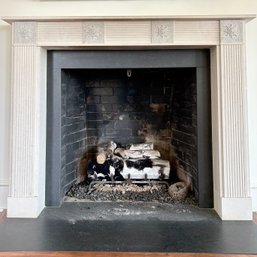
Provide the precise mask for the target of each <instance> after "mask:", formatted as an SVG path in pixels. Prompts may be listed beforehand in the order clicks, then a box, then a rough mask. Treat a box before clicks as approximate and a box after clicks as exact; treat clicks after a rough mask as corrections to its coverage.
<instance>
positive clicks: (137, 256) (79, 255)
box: [0, 252, 256, 257]
mask: <svg viewBox="0 0 257 257" xmlns="http://www.w3.org/2000/svg"><path fill="white" fill-rule="evenodd" d="M29 256H31V257H32V256H33V257H198V256H199V257H223V256H224V257H235V256H236V257H256V255H245V254H243V255H242V254H239V255H235V254H208V253H201V254H200V253H132V252H119V253H118V252H0V257H29Z"/></svg>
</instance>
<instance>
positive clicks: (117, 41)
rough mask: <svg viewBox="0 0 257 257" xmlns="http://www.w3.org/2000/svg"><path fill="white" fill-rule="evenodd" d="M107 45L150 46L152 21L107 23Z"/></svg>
mask: <svg viewBox="0 0 257 257" xmlns="http://www.w3.org/2000/svg"><path fill="white" fill-rule="evenodd" d="M105 44H107V45H112V44H113V45H142V44H145V45H150V44H151V22H150V21H106V22H105Z"/></svg>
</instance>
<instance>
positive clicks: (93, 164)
mask: <svg viewBox="0 0 257 257" xmlns="http://www.w3.org/2000/svg"><path fill="white" fill-rule="evenodd" d="M153 147H154V146H153V144H151V143H150V144H148V143H144V144H137V145H134V144H133V145H129V146H127V147H117V144H116V143H114V142H110V143H109V144H108V146H107V147H106V149H105V150H102V152H100V153H99V154H98V155H97V156H96V159H93V160H91V161H89V164H88V170H87V173H88V179H89V181H90V182H91V181H95V180H100V181H124V180H126V179H139V180H142V179H146V180H147V179H154V180H163V179H166V180H167V179H169V176H170V163H169V161H166V160H162V159H160V157H161V155H160V152H159V151H157V150H154V149H153Z"/></svg>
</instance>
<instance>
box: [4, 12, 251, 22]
mask: <svg viewBox="0 0 257 257" xmlns="http://www.w3.org/2000/svg"><path fill="white" fill-rule="evenodd" d="M255 17H256V15H255V14H238V15H169V16H167V15H164V16H5V17H1V19H2V20H4V21H6V22H7V23H10V24H11V23H13V22H16V21H44V22H46V21H83V20H85V21H86V20H91V21H92V20H109V21H111V20H115V21H117V20H187V21H190V20H230V19H233V20H246V21H247V22H248V21H251V20H252V19H254V18H255Z"/></svg>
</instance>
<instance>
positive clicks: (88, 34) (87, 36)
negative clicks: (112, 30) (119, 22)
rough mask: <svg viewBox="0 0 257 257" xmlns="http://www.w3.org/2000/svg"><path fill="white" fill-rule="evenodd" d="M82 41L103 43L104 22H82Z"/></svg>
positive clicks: (84, 42) (85, 42)
mask: <svg viewBox="0 0 257 257" xmlns="http://www.w3.org/2000/svg"><path fill="white" fill-rule="evenodd" d="M82 43H83V44H103V43H104V22H102V21H87V22H82Z"/></svg>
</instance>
